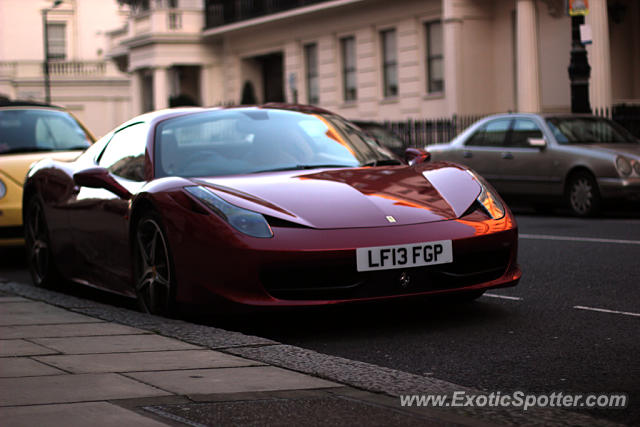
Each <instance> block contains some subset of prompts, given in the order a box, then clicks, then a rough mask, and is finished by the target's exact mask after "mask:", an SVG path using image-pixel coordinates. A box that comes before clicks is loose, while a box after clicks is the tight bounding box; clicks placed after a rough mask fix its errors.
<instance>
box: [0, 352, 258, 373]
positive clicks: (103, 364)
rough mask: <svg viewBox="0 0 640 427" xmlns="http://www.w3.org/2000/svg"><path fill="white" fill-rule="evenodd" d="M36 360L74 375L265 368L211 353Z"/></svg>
mask: <svg viewBox="0 0 640 427" xmlns="http://www.w3.org/2000/svg"><path fill="white" fill-rule="evenodd" d="M36 359H37V360H39V361H41V362H43V363H46V364H48V365H52V366H57V367H59V368H60V369H64V370H66V371H69V372H73V373H98V372H142V371H168V370H177V369H202V368H230V367H238V366H256V365H264V364H263V363H260V362H255V361H253V360H249V359H243V358H241V357H236V356H232V355H229V354H225V353H220V352H218V351H212V350H184V351H183V350H174V351H153V352H142V353H116V354H81V355H60V356H45V357H38V358H36ZM0 363H2V362H1V361H0Z"/></svg>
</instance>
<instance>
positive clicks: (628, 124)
mask: <svg viewBox="0 0 640 427" xmlns="http://www.w3.org/2000/svg"><path fill="white" fill-rule="evenodd" d="M594 114H595V115H597V116H601V117H608V118H610V119H611V120H613V121H614V122H616V123H618V124H619V125H621V126H622V127H624V128H625V129H627V130H628V131H629V132H631V133H632V134H633V135H634V136H635V137H636V138H640V104H619V105H614V106H613V107H612V108H602V109H596V110H595V111H594Z"/></svg>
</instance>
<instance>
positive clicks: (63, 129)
mask: <svg viewBox="0 0 640 427" xmlns="http://www.w3.org/2000/svg"><path fill="white" fill-rule="evenodd" d="M89 145H91V139H90V137H89V136H88V135H87V134H86V133H85V131H84V130H83V129H82V127H81V126H80V125H79V124H78V122H77V121H76V120H75V119H74V118H73V117H72V116H71V115H70V114H68V113H66V112H64V111H55V110H44V109H15V110H3V111H0V154H8V153H32V152H38V151H67V150H84V149H85V148H87V147H89Z"/></svg>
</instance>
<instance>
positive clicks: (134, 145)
mask: <svg viewBox="0 0 640 427" xmlns="http://www.w3.org/2000/svg"><path fill="white" fill-rule="evenodd" d="M146 143H147V126H145V125H143V124H136V125H132V126H129V127H128V128H125V129H123V130H121V131H120V132H118V133H116V134H115V135H114V136H113V138H112V139H111V141H110V142H109V144H108V145H107V148H105V150H104V152H103V153H102V156H101V157H100V161H99V162H98V164H99V165H100V166H102V167H105V168H107V169H109V171H110V172H111V173H113V174H114V175H118V176H121V177H123V178H126V179H130V180H133V181H142V180H144V160H145V156H144V154H145V148H146Z"/></svg>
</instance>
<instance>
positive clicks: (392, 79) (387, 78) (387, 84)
mask: <svg viewBox="0 0 640 427" xmlns="http://www.w3.org/2000/svg"><path fill="white" fill-rule="evenodd" d="M380 36H381V38H382V67H383V77H384V88H383V89H384V96H385V97H390V96H396V95H397V94H398V71H397V50H396V32H395V30H388V31H383V32H382V33H380Z"/></svg>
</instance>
